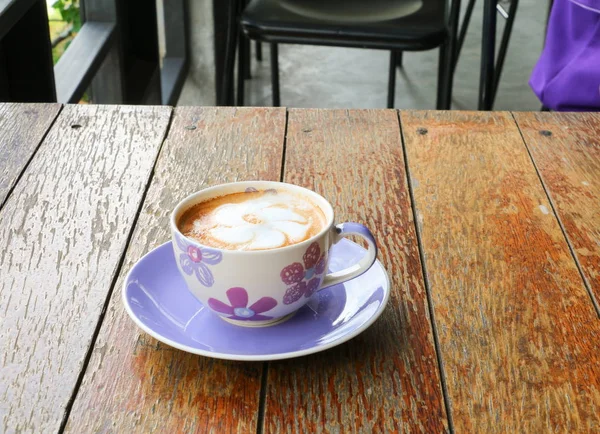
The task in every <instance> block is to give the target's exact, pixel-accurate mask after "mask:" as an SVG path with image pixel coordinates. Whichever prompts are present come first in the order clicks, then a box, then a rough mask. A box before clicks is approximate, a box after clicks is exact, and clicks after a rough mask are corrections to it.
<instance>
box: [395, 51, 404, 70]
mask: <svg viewBox="0 0 600 434" xmlns="http://www.w3.org/2000/svg"><path fill="white" fill-rule="evenodd" d="M403 54H404V52H403V51H396V66H397V67H398V68H400V69H402V67H403V65H402V57H403Z"/></svg>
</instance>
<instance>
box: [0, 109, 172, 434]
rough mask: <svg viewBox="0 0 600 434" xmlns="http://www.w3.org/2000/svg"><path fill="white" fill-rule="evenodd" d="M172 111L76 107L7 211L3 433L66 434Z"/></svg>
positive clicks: (0, 398)
mask: <svg viewBox="0 0 600 434" xmlns="http://www.w3.org/2000/svg"><path fill="white" fill-rule="evenodd" d="M170 113H171V109H170V108H168V107H140V108H138V107H135V108H134V107H125V106H123V107H116V106H112V107H111V106H91V105H75V106H66V107H65V108H64V109H63V110H62V112H61V114H60V115H59V117H58V119H57V120H56V123H55V124H54V126H53V127H52V128H51V130H50V132H49V133H48V135H47V136H46V139H45V140H44V142H43V143H42V145H41V146H40V149H39V150H38V152H37V153H36V154H35V156H34V158H33V160H32V161H31V163H30V165H29V166H28V168H27V170H26V171H25V173H24V174H23V176H22V178H21V180H20V182H19V183H18V184H17V186H16V187H15V189H14V191H13V193H12V195H11V196H10V197H9V199H8V201H7V202H6V205H5V206H4V208H3V209H2V210H1V211H0V246H2V248H1V249H0V323H1V324H2V327H1V328H0V346H1V348H0V402H1V403H2V404H1V405H0V418H1V419H0V420H1V424H0V431H2V432H56V431H57V430H58V428H59V426H60V423H61V421H62V419H63V416H64V412H65V409H66V406H67V403H68V401H69V399H70V398H71V395H72V393H73V391H74V388H75V385H76V382H77V378H78V375H79V373H80V371H81V369H82V366H83V362H84V359H85V356H86V353H87V351H88V348H89V345H90V343H91V340H92V336H93V334H94V331H95V329H96V325H97V322H98V318H99V317H100V313H101V311H102V308H103V307H104V303H105V301H106V297H107V294H108V292H109V290H110V286H111V283H112V280H113V276H114V275H115V273H116V272H117V267H118V263H119V260H120V258H121V255H122V254H123V251H124V250H125V247H126V243H127V237H128V235H129V233H130V231H131V228H132V225H133V222H134V219H135V215H136V212H137V210H138V207H139V204H140V202H141V199H142V194H143V192H144V189H145V187H146V185H147V181H148V178H149V176H150V173H151V170H152V167H153V165H154V161H155V158H156V155H157V153H158V149H159V147H160V144H161V141H162V138H163V136H164V133H165V131H166V128H167V124H168V121H169V117H170ZM72 125H80V126H81V127H80V128H72ZM36 128H37V127H34V129H36Z"/></svg>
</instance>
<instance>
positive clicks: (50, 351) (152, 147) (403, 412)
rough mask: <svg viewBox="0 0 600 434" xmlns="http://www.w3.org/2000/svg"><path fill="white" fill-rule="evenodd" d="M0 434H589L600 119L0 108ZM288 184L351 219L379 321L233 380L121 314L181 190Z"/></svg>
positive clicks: (229, 365)
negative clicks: (376, 294)
mask: <svg viewBox="0 0 600 434" xmlns="http://www.w3.org/2000/svg"><path fill="white" fill-rule="evenodd" d="M0 174H2V176H1V178H0V324H1V325H0V345H1V352H0V416H1V424H0V431H4V432H13V431H22V432H44V433H46V432H54V431H62V430H65V431H67V432H74V433H80V432H115V433H121V432H123V433H130V432H144V433H146V432H153V431H160V432H169V433H172V432H191V431H197V432H214V433H224V432H240V433H246V432H265V433H267V432H268V433H278V432H287V431H290V432H298V433H312V432H393V431H404V432H408V431H421V432H427V433H435V432H444V431H450V432H452V431H455V432H461V433H462V432H486V433H495V432H549V431H556V432H576V431H596V432H598V430H600V367H599V357H598V350H599V349H600V321H599V318H598V302H597V299H598V297H599V296H600V115H594V114H554V113H512V114H511V113H508V112H495V113H489V112H488V113H484V112H479V113H476V112H433V111H430V112H411V111H401V112H398V111H394V110H350V111H348V110H332V111H329V110H287V111H286V110H285V109H283V108H238V109H236V108H219V109H215V108H196V107H193V108H176V109H172V108H170V107H125V106H90V105H76V106H64V107H61V106H60V105H9V104H7V105H0ZM244 179H268V180H284V181H287V182H292V183H296V184H300V185H304V186H306V187H309V188H312V189H314V190H316V191H318V192H320V193H322V194H323V195H324V196H325V197H327V198H328V199H329V200H330V201H332V203H333V204H334V207H335V208H336V210H337V211H338V213H339V219H340V220H355V221H359V222H364V223H365V224H367V225H368V226H369V227H371V228H372V229H373V231H374V233H375V234H376V237H377V239H378V240H379V244H380V246H381V251H380V252H381V253H380V257H379V259H380V260H381V261H382V262H383V264H384V265H385V267H386V268H387V270H388V272H389V274H390V277H391V281H392V297H391V301H390V303H389V305H388V307H387V309H386V311H385V312H384V314H383V316H382V317H381V318H380V319H379V320H378V321H377V322H376V323H375V324H374V325H373V326H372V327H371V328H370V329H369V330H367V331H366V332H364V333H363V334H362V335H360V336H359V337H357V338H355V339H354V340H352V341H350V342H348V343H346V344H343V345H341V346H339V347H336V348H334V349H331V350H328V351H325V352H323V353H319V354H315V355H312V356H307V357H303V358H299V359H292V360H286V361H281V362H270V363H241V362H224V361H219V360H213V359H208V358H204V357H199V356H195V355H190V354H187V353H184V352H182V351H179V350H175V349H172V348H170V347H168V346H166V345H163V344H161V343H158V342H157V341H156V340H154V339H153V338H151V337H150V336H148V335H146V334H144V333H142V332H141V331H140V330H138V328H137V327H136V326H135V325H134V323H133V322H132V321H131V320H130V319H129V318H128V317H127V315H126V313H125V311H124V308H123V306H122V304H121V299H120V288H121V283H122V281H123V278H124V276H125V274H126V272H127V271H128V270H129V269H130V268H131V266H132V265H133V264H134V263H135V261H136V260H137V259H138V258H140V257H141V256H142V255H143V254H144V253H146V252H148V251H149V250H150V249H152V248H153V247H155V246H158V245H159V244H161V243H163V242H164V241H166V240H168V238H169V235H168V229H167V226H168V225H167V218H168V215H169V213H170V211H171V210H172V208H173V206H174V205H175V204H176V202H177V201H179V200H180V199H181V198H182V197H184V196H185V195H187V194H188V193H190V192H192V191H195V190H198V189H201V188H203V187H206V186H208V185H211V184H216V183H221V182H226V181H236V180H244Z"/></svg>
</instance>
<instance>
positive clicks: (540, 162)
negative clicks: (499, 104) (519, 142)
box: [514, 112, 600, 303]
mask: <svg viewBox="0 0 600 434" xmlns="http://www.w3.org/2000/svg"><path fill="white" fill-rule="evenodd" d="M514 116H515V119H516V120H517V124H518V125H519V128H520V130H521V132H522V133H523V138H524V139H525V143H526V144H527V147H528V148H529V150H530V152H531V155H532V157H533V160H534V161H535V164H536V166H537V168H538V170H539V172H540V175H541V177H542V180H543V181H544V184H545V186H546V188H547V190H548V193H549V195H550V198H551V200H552V202H553V203H554V206H555V208H556V210H557V213H558V216H559V218H560V219H561V222H562V224H563V227H564V228H565V232H566V233H567V236H568V237H569V240H570V242H571V245H572V246H573V249H574V251H575V255H576V256H577V259H578V260H579V263H580V264H581V268H582V270H583V273H584V275H585V277H586V279H587V282H588V284H589V286H590V289H591V291H592V293H593V294H594V297H595V300H596V303H598V301H599V300H600V114H598V113H535V112H531V113H514ZM542 130H546V131H551V132H552V135H551V136H542V135H540V134H539V131H542Z"/></svg>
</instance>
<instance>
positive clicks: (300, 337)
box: [123, 239, 390, 361]
mask: <svg viewBox="0 0 600 434" xmlns="http://www.w3.org/2000/svg"><path fill="white" fill-rule="evenodd" d="M365 252H366V251H365V249H364V248H362V247H361V246H359V245H357V244H355V243H353V242H352V241H349V240H346V239H342V240H340V242H338V243H337V244H336V245H334V246H332V248H331V250H330V260H329V262H330V263H329V271H338V270H342V269H344V268H346V267H348V266H350V265H353V264H355V263H358V261H359V260H360V258H362V257H363V256H364V254H365ZM389 297H390V283H389V279H388V275H387V273H386V271H385V269H384V268H383V266H382V265H381V263H380V262H379V261H375V264H373V266H372V267H371V268H370V269H369V270H368V271H367V272H366V273H364V274H363V275H361V276H359V277H356V278H354V279H352V280H349V281H347V282H344V283H342V284H338V285H335V286H331V287H329V288H326V289H323V290H322V291H319V292H317V293H315V294H314V295H313V296H312V298H311V299H310V300H309V302H308V303H307V304H306V305H304V306H303V307H302V308H300V309H299V310H298V311H297V312H296V313H295V314H294V315H293V316H292V317H291V318H290V319H288V320H287V321H284V322H280V323H278V324H275V325H272V326H270V327H262V328H250V327H240V326H236V325H233V324H230V323H228V322H226V321H223V320H222V319H221V318H220V317H219V316H218V315H217V314H215V313H214V312H212V311H211V310H210V309H208V308H206V307H205V306H204V305H203V304H202V303H201V302H200V301H198V300H197V299H196V298H195V297H194V296H193V295H192V294H191V292H189V291H188V289H187V286H186V283H185V281H184V280H183V277H181V275H180V274H179V271H178V270H177V265H176V264H175V258H174V255H173V248H172V247H171V242H168V243H165V244H163V245H161V246H159V247H157V248H156V249H154V250H152V251H151V252H150V253H148V254H146V255H145V256H144V257H143V258H141V259H140V260H139V261H138V262H137V263H136V264H135V265H134V267H133V268H132V269H131V271H130V272H129V274H128V275H127V278H126V279H125V283H124V285H123V302H124V304H125V309H126V310H127V313H128V314H129V316H130V317H131V318H132V319H133V321H134V322H135V323H136V324H137V325H138V326H139V327H140V328H141V329H142V330H144V331H145V332H146V333H148V334H149V335H151V336H152V337H154V338H156V339H158V340H159V341H161V342H163V343H165V344H167V345H169V346H172V347H175V348H178V349H180V350H183V351H187V352H189V353H193V354H199V355H202V356H206V357H213V358H217V359H228V360H247V361H250V360H255V361H258V360H278V359H287V358H291V357H298V356H304V355H307V354H312V353H316V352H319V351H323V350H326V349H328V348H331V347H334V346H336V345H339V344H341V343H343V342H346V341H347V340H349V339H352V338H353V337H354V336H356V335H358V334H359V333H361V332H362V331H364V330H365V329H367V328H368V327H369V326H370V325H371V324H373V322H374V321H375V320H376V319H377V318H378V317H379V315H381V313H382V312H383V309H384V308H385V305H386V304H387V302H388V299H389Z"/></svg>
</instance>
